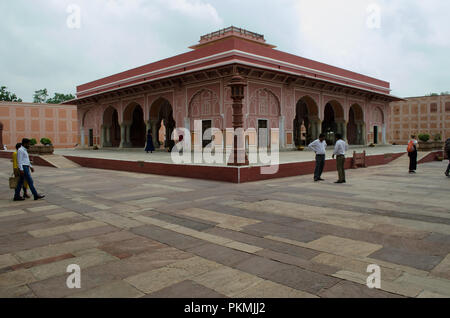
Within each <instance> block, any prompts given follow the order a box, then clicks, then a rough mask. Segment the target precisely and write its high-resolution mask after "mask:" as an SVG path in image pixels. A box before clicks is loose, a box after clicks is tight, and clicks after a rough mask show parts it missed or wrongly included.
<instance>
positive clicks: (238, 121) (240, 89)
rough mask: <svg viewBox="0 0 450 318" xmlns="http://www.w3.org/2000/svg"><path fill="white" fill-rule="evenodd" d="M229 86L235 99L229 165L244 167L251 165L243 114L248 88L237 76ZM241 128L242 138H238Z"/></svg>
mask: <svg viewBox="0 0 450 318" xmlns="http://www.w3.org/2000/svg"><path fill="white" fill-rule="evenodd" d="M228 86H229V87H231V98H232V99H233V129H234V143H233V151H232V153H231V156H230V158H229V160H228V165H229V166H244V165H248V164H249V163H248V158H247V154H246V151H245V140H244V136H243V135H244V132H243V127H244V118H243V114H242V106H243V105H242V100H243V99H244V88H245V87H246V86H247V84H246V83H245V82H244V78H242V77H241V76H239V75H237V74H236V75H235V76H233V78H232V79H231V81H230V83H229V84H228ZM239 128H241V130H242V136H241V138H238V136H237V135H236V130H237V129H239ZM239 139H240V140H241V144H239V145H238V140H239ZM239 159H241V160H239ZM242 159H243V160H242ZM242 161H243V162H242Z"/></svg>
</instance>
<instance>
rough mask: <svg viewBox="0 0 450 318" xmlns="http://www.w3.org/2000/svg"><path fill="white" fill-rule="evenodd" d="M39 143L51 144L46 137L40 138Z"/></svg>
mask: <svg viewBox="0 0 450 318" xmlns="http://www.w3.org/2000/svg"><path fill="white" fill-rule="evenodd" d="M41 144H43V145H44V146H47V145H51V144H52V141H51V140H50V139H48V138H41Z"/></svg>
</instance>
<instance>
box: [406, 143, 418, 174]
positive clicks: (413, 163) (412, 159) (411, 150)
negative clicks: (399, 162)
mask: <svg viewBox="0 0 450 318" xmlns="http://www.w3.org/2000/svg"><path fill="white" fill-rule="evenodd" d="M407 150H408V156H409V173H416V170H417V139H416V136H414V135H412V136H411V140H410V141H409V142H408V148H407Z"/></svg>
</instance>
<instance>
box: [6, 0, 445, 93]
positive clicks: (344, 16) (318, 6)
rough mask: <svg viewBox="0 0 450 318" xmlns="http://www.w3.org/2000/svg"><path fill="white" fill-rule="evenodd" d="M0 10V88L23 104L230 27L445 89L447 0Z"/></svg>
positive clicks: (48, 1)
mask: <svg viewBox="0 0 450 318" xmlns="http://www.w3.org/2000/svg"><path fill="white" fill-rule="evenodd" d="M0 12H2V19H0V34H1V41H0V54H1V55H0V86H7V87H8V90H9V91H11V92H13V93H15V94H16V95H17V96H18V97H20V98H22V99H23V100H24V101H26V102H30V101H32V99H33V93H34V91H36V90H38V89H42V88H47V89H48V91H49V93H50V95H51V96H53V94H54V93H55V92H58V93H65V94H68V93H72V94H75V91H76V86H77V85H80V84H83V83H87V82H90V81H93V80H96V79H99V78H102V77H105V76H108V75H112V74H115V73H118V72H121V71H125V70H127V69H130V68H133V67H137V66H141V65H145V64H148V63H151V62H155V61H158V60H161V59H164V58H167V57H171V56H174V55H178V54H181V53H185V52H188V51H189V49H188V47H189V46H191V45H193V44H196V43H198V41H199V39H200V36H201V35H204V34H207V33H210V32H213V31H217V30H219V29H221V28H225V27H228V26H231V25H234V26H237V27H242V28H245V29H248V30H250V31H253V32H257V33H260V34H264V36H265V38H266V40H267V42H268V43H270V44H274V45H276V46H277V49H278V50H281V51H285V52H288V53H291V54H295V55H299V56H302V57H306V58H310V59H313V60H316V61H320V62H323V63H327V64H331V65H334V66H338V67H342V68H345V69H348V70H351V71H354V72H358V73H362V74H364V75H368V76H373V77H376V78H379V79H381V80H385V81H388V82H390V83H391V88H392V94H393V95H396V96H400V97H411V96H422V95H426V94H429V93H432V92H436V93H440V92H443V91H450V58H449V56H450V19H449V18H448V12H450V1H448V0H427V1H424V0H314V1H313V0H271V1H269V0H68V1H66V0H33V1H30V0H14V1H1V2H0ZM78 13H79V14H78ZM78 18H79V19H78Z"/></svg>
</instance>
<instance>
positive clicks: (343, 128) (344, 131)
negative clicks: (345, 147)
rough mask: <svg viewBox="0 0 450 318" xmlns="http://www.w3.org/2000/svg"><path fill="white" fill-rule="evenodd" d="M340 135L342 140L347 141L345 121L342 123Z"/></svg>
mask: <svg viewBox="0 0 450 318" xmlns="http://www.w3.org/2000/svg"><path fill="white" fill-rule="evenodd" d="M342 137H343V138H344V140H346V141H347V142H348V140H347V123H346V122H345V121H344V122H343V123H342Z"/></svg>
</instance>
